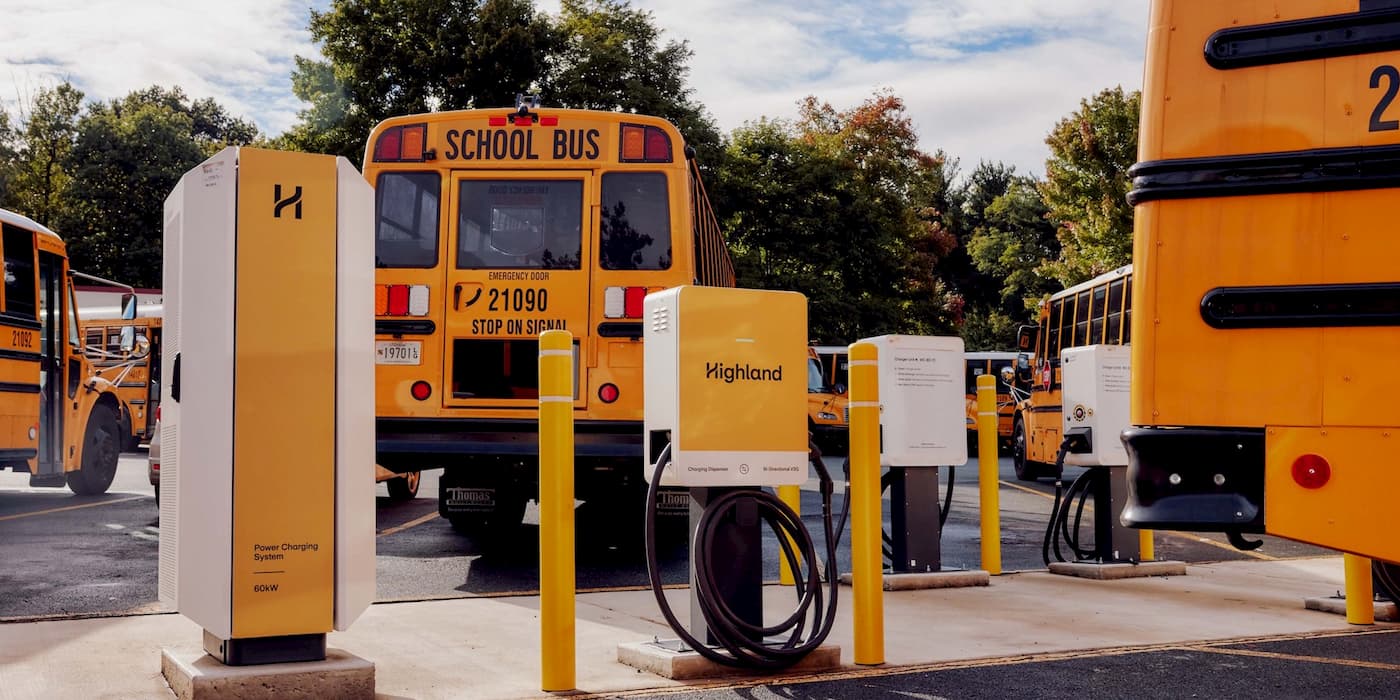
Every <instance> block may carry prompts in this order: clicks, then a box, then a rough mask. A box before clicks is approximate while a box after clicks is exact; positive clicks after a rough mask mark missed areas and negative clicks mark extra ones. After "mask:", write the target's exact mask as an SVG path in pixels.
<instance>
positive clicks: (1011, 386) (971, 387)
mask: <svg viewBox="0 0 1400 700" xmlns="http://www.w3.org/2000/svg"><path fill="white" fill-rule="evenodd" d="M963 359H964V360H965V361H966V364H967V371H966V373H965V375H964V378H965V380H966V384H967V387H966V389H967V396H966V399H967V403H966V407H967V446H968V448H969V449H972V450H974V451H975V450H976V449H977V378H978V377H980V376H982V375H984V374H989V375H991V376H992V377H993V378H994V379H995V380H996V383H997V438H998V439H999V440H1000V441H1001V442H1002V443H1003V444H1005V443H1009V442H1010V441H1011V437H1012V434H1013V429H1014V428H1015V419H1016V403H1017V401H1016V398H1015V382H1014V372H1015V367H1016V353H1014V352H991V351H978V352H969V353H965V354H964V355H963Z"/></svg>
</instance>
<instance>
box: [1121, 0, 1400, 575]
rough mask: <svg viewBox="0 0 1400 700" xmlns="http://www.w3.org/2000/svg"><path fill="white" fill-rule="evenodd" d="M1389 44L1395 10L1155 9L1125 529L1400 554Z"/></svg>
mask: <svg viewBox="0 0 1400 700" xmlns="http://www.w3.org/2000/svg"><path fill="white" fill-rule="evenodd" d="M1397 31H1400V5H1398V4H1397V3H1395V2H1379V1H1371V2H1368V1H1367V0H1360V2H1358V1H1357V0H1349V1H1343V0H1333V1H1314V2H1302V1H1299V0H1294V1H1290V2H1269V3H1258V2H1171V1H1168V0H1155V1H1154V2H1153V3H1152V8H1151V27H1150V30H1149V34H1148V44H1147V63H1146V65H1147V71H1146V76H1145V83H1144V90H1143V100H1142V125H1141V141H1140V152H1139V159H1140V162H1139V163H1138V164H1137V165H1136V166H1135V167H1134V168H1133V170H1132V173H1131V174H1132V175H1133V177H1134V179H1133V189H1132V194H1131V197H1130V201H1132V202H1133V203H1134V204H1135V205H1136V229H1135V233H1134V241H1133V253H1134V263H1133V268H1134V271H1135V273H1136V274H1135V278H1134V280H1133V285H1134V295H1133V296H1134V298H1135V301H1136V304H1137V308H1136V313H1135V315H1134V318H1133V322H1132V330H1133V352H1132V365H1133V366H1132V372H1133V393H1132V411H1131V421H1132V423H1133V426H1134V427H1133V428H1130V429H1129V430H1128V431H1127V432H1125V434H1124V443H1125V444H1126V446H1127V448H1128V452H1129V458H1130V460H1131V463H1130V465H1129V476H1130V482H1131V488H1132V492H1131V496H1130V501H1129V503H1128V506H1127V508H1126V509H1125V510H1124V513H1123V519H1124V521H1125V522H1127V523H1129V524H1132V525H1136V526H1141V527H1151V528H1164V529H1177V530H1203V531H1212V530H1213V531H1224V532H1227V533H1232V534H1234V535H1236V536H1238V534H1239V533H1258V532H1268V533H1270V534H1276V535H1280V536H1284V537H1289V538H1292V539H1296V540H1301V541H1305V542H1310V543H1313V544H1317V545H1322V546H1326V547H1332V548H1335V549H1340V550H1344V551H1350V552H1354V553H1357V554H1362V555H1367V556H1372V557H1377V558H1380V559H1386V560H1389V561H1400V537H1397V536H1396V532H1397V528H1400V516H1397V514H1396V511H1395V510H1393V509H1391V508H1389V507H1388V506H1389V504H1388V501H1389V498H1390V497H1391V495H1392V494H1394V493H1395V492H1396V491H1397V490H1400V468H1397V458H1396V456H1395V455H1396V454H1397V450H1396V449H1395V448H1396V443H1397V441H1398V440H1400V404H1397V403H1396V402H1395V401H1393V400H1389V399H1390V398H1391V397H1394V396H1396V395H1397V394H1400V374H1397V373H1395V372H1392V371H1390V370H1389V359H1390V358H1393V357H1396V356H1397V355H1400V328H1397V326H1400V281H1397V280H1400V273H1397V270H1400V267H1397V262H1396V260H1397V254H1400V217H1397V216H1396V213H1395V212H1396V208H1397V205H1398V204H1400V167H1397V165H1396V164H1397V163H1400V104H1396V96H1397V94H1400V50H1397V48H1400V45H1397V43H1396V42H1395V41H1394V39H1393V37H1395V36H1396V35H1397ZM1237 541H1238V540H1237Z"/></svg>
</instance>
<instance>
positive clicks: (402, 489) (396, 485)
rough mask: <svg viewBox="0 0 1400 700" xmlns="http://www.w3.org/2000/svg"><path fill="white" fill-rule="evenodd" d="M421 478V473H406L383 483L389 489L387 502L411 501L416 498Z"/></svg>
mask: <svg viewBox="0 0 1400 700" xmlns="http://www.w3.org/2000/svg"><path fill="white" fill-rule="evenodd" d="M422 478H423V475H422V472H406V473H404V474H403V475H402V476H400V477H398V478H396V479H390V480H388V481H387V482H385V486H388V487H389V500H391V501H411V500H413V499H415V498H417V497H418V482H419V481H421V480H422Z"/></svg>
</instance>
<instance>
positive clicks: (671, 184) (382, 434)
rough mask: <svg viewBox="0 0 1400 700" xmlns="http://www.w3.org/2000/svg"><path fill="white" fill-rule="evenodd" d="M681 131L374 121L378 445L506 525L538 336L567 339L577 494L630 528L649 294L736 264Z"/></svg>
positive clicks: (532, 433) (476, 517)
mask: <svg viewBox="0 0 1400 700" xmlns="http://www.w3.org/2000/svg"><path fill="white" fill-rule="evenodd" d="M690 155H691V151H690V149H689V148H687V147H686V145H685V141H684V140H683V139H682V137H681V135H680V133H679V132H678V131H677V130H676V128H675V127H674V126H672V125H671V124H669V123H668V122H666V121H664V120H662V119H657V118H653V117H647V116H642V115H635V114H624V113H618V112H597V111H584V110H567V109H548V108H538V107H535V106H534V105H531V104H529V103H528V102H527V103H524V104H522V105H521V106H518V107H517V108H516V109H510V108H501V109H481V110H471V111H456V112H439V113H432V114H421V115H411V116H403V117H395V118H393V119H389V120H386V121H384V122H382V123H380V124H379V125H378V126H376V127H375V129H374V131H373V132H372V133H371V134H370V138H369V143H368V145H367V152H366V155H365V164H364V174H365V177H366V178H367V179H368V180H369V181H370V182H371V183H372V184H373V185H374V187H375V211H376V217H377V225H376V243H375V255H376V265H377V267H378V270H377V274H376V282H377V284H376V290H375V291H376V301H375V303H376V311H375V313H376V338H377V340H376V353H377V358H378V371H377V374H376V383H377V391H376V415H377V417H378V419H377V424H378V426H377V427H378V441H377V456H378V461H379V464H380V465H381V466H383V467H384V468H386V469H390V470H393V471H398V472H409V471H415V470H419V469H423V468H430V467H439V466H441V467H443V468H444V472H443V475H442V479H441V481H440V483H441V490H440V493H439V509H440V511H441V513H442V515H443V516H444V517H446V518H447V519H448V520H450V521H451V522H452V524H453V526H454V527H456V528H457V529H458V530H459V531H462V532H465V533H470V534H477V535H491V536H495V535H500V534H503V533H504V532H506V531H508V530H509V529H511V528H513V527H515V526H517V525H518V524H519V523H520V520H521V517H522V514H523V512H524V508H525V504H526V501H527V500H529V499H532V498H534V497H535V495H536V488H537V484H536V480H537V474H538V468H537V461H538V457H537V453H538V435H537V428H536V413H537V410H538V399H539V389H538V387H539V378H538V376H537V373H538V370H537V366H538V337H539V334H540V333H541V332H542V331H545V330H549V329H554V328H559V329H565V330H568V331H570V332H571V333H573V335H574V338H575V345H574V363H575V367H576V370H577V372H576V382H575V387H574V409H575V414H574V415H575V428H576V434H577V436H576V438H575V444H576V451H577V456H578V459H577V462H576V463H577V469H578V473H577V476H576V481H575V483H576V489H577V493H578V496H579V498H581V499H584V500H587V501H592V502H594V503H595V504H601V505H602V506H603V507H601V508H599V512H601V513H606V514H612V516H613V517H615V518H616V519H617V520H618V522H619V523H620V525H621V526H622V527H625V528H633V529H635V530H636V531H637V532H638V533H640V525H641V520H640V505H639V504H640V503H641V502H642V491H641V489H642V488H643V486H644V485H643V483H642V481H641V479H640V476H641V473H642V470H641V469H639V468H638V465H639V464H641V460H642V457H643V455H642V324H643V323H645V322H646V319H644V318H642V299H643V297H644V296H645V295H646V294H647V293H648V292H651V291H655V290H660V289H665V288H668V287H674V286H677V285H683V284H700V285H718V286H733V284H734V273H733V268H732V266H731V264H730V260H729V256H728V253H727V251H726V249H725V247H724V241H723V239H722V238H721V236H720V233H719V230H718V226H717V225H716V222H715V220H714V216H713V214H712V213H711V211H710V207H709V202H708V200H707V199H706V197H705V194H704V190H703V188H702V186H701V184H700V182H699V180H698V178H697V175H696V170H695V168H694V164H693V162H692V161H691V158H690Z"/></svg>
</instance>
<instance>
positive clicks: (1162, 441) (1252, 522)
mask: <svg viewBox="0 0 1400 700" xmlns="http://www.w3.org/2000/svg"><path fill="white" fill-rule="evenodd" d="M1122 438H1123V445H1124V446H1125V447H1126V448H1127V451H1128V502H1127V505H1126V506H1125V507H1124V508H1123V514H1122V521H1123V524H1124V525H1127V526H1128V527H1138V528H1151V529H1158V530H1187V531H1193V532H1239V533H1246V532H1248V533H1262V532H1264V431H1263V430H1262V429H1249V428H1143V427H1135V428H1129V429H1127V430H1124V431H1123V435H1122ZM1217 482H1218V483H1217Z"/></svg>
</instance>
